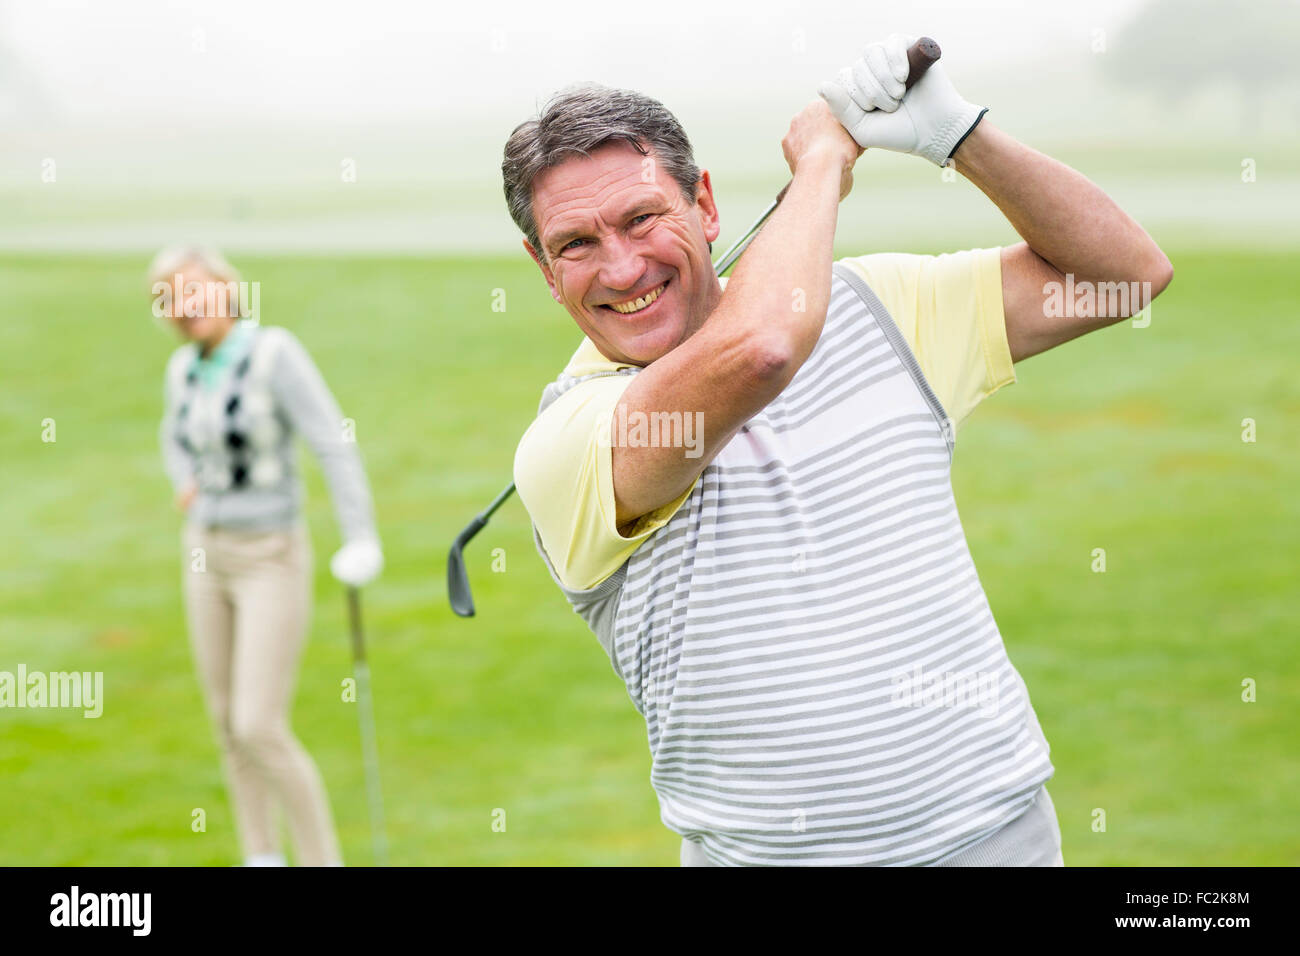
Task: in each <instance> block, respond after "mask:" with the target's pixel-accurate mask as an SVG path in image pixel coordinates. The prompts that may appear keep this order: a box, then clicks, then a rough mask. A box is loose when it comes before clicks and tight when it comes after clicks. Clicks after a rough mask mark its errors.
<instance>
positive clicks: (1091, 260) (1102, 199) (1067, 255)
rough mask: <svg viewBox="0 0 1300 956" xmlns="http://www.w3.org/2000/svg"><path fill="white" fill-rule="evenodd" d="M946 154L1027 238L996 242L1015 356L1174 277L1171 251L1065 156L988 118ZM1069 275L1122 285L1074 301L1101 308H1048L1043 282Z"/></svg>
mask: <svg viewBox="0 0 1300 956" xmlns="http://www.w3.org/2000/svg"><path fill="white" fill-rule="evenodd" d="M952 159H953V163H954V165H955V166H956V168H957V170H958V172H960V173H961V174H962V175H963V176H965V177H966V178H967V179H969V180H970V181H971V182H972V183H974V184H975V185H976V186H978V187H979V188H980V189H981V190H983V192H984V194H985V195H986V196H988V197H989V198H990V199H991V200H993V202H994V203H995V204H996V205H997V207H998V209H1000V210H1001V211H1002V214H1003V215H1004V216H1006V217H1007V220H1008V221H1009V222H1010V223H1011V225H1013V226H1014V227H1015V229H1016V232H1018V233H1019V234H1020V236H1021V238H1022V239H1024V240H1025V241H1024V242H1021V243H1017V244H1016V245H1014V246H1007V247H1005V248H1004V249H1003V250H1002V307H1003V311H1004V312H1005V314H1006V322H1007V344H1008V345H1009V346H1010V347H1011V358H1012V360H1013V361H1016V362H1018V361H1020V360H1021V359H1023V358H1028V357H1029V356H1031V355H1037V354H1038V353H1039V352H1045V351H1047V350H1048V349H1050V348H1053V347H1055V346H1057V345H1060V344H1061V343H1062V342H1068V341H1069V340H1070V339H1073V338H1077V337H1078V336H1080V335H1083V334H1085V333H1087V332H1091V331H1093V330H1094V329H1100V328H1103V327H1105V326H1107V325H1113V324H1114V323H1115V322H1118V321H1119V320H1120V319H1124V318H1127V317H1128V316H1130V315H1133V314H1134V313H1137V312H1140V311H1141V310H1142V309H1143V308H1145V307H1146V306H1147V305H1148V304H1149V302H1150V299H1151V298H1154V297H1155V296H1157V295H1159V294H1160V293H1161V292H1162V291H1163V290H1164V288H1165V286H1167V285H1169V281H1170V280H1171V279H1172V278H1173V275H1174V268H1173V266H1172V265H1171V264H1170V262H1169V259H1168V257H1167V256H1165V254H1164V252H1162V251H1161V249H1160V247H1159V246H1157V245H1156V243H1155V241H1154V240H1152V238H1151V237H1150V236H1149V235H1147V233H1146V231H1145V230H1144V229H1143V228H1142V227H1141V226H1139V225H1138V224H1137V223H1136V222H1134V221H1133V220H1132V219H1131V218H1130V217H1129V216H1128V215H1127V214H1126V213H1125V212H1124V210H1122V209H1120V208H1119V206H1118V205H1116V204H1115V201H1114V200H1113V199H1111V198H1110V197H1109V196H1107V195H1106V193H1105V192H1103V191H1102V190H1101V189H1100V188H1099V187H1098V186H1097V185H1096V184H1095V183H1093V182H1092V181H1091V180H1089V179H1088V178H1087V177H1086V176H1084V175H1083V174H1082V173H1079V172H1077V171H1075V170H1073V169H1071V168H1070V167H1069V166H1066V165H1065V164H1064V163H1060V162H1057V161H1056V160H1054V159H1052V158H1051V157H1050V156H1045V155H1043V154H1042V153H1040V152H1038V151H1037V150H1035V149H1031V148H1030V147H1028V146H1026V145H1025V144H1024V143H1021V142H1019V141H1017V140H1015V139H1013V138H1012V137H1011V136H1008V135H1007V134H1006V133H1004V132H1003V131H1002V130H1000V129H997V128H996V127H994V126H991V125H989V124H988V123H987V122H985V123H981V124H980V125H979V126H977V127H976V128H975V130H974V131H973V132H972V133H971V134H970V135H969V136H968V137H966V139H965V141H964V142H963V143H962V144H961V145H960V146H959V147H957V151H956V152H955V153H954V154H953V157H952ZM1067 274H1069V275H1072V276H1073V277H1074V278H1073V283H1072V285H1073V287H1075V288H1078V285H1079V284H1080V283H1084V282H1090V283H1093V284H1094V288H1095V287H1096V286H1098V285H1103V284H1118V285H1120V286H1121V287H1122V290H1123V292H1124V293H1125V294H1124V295H1123V296H1122V297H1119V298H1116V297H1113V296H1109V295H1101V296H1097V297H1096V300H1097V301H1096V302H1094V304H1093V306H1092V307H1090V308H1088V309H1086V310H1082V309H1081V310H1078V311H1086V312H1090V313H1104V314H1101V315H1097V314H1092V315H1085V316H1078V315H1072V314H1070V313H1072V312H1074V311H1076V310H1074V309H1067V310H1064V311H1065V312H1066V314H1064V315H1059V314H1055V315H1054V314H1052V313H1053V312H1059V311H1061V310H1056V309H1049V308H1048V304H1049V298H1048V295H1049V294H1048V292H1046V291H1045V290H1046V289H1050V288H1052V286H1050V285H1049V283H1060V285H1058V286H1056V288H1058V289H1060V288H1062V287H1064V286H1065V279H1066V275H1067ZM1112 288H1113V286H1112ZM1130 289H1131V290H1132V291H1133V293H1134V294H1129V290H1130ZM1148 296H1149V297H1148ZM1120 302H1122V303H1123V305H1119V304H1118V303H1120ZM1108 303H1109V304H1108Z"/></svg>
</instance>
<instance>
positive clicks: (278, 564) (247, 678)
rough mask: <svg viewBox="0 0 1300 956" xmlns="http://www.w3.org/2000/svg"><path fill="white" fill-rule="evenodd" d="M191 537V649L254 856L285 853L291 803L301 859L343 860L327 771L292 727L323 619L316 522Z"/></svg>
mask: <svg viewBox="0 0 1300 956" xmlns="http://www.w3.org/2000/svg"><path fill="white" fill-rule="evenodd" d="M182 539H183V542H184V553H183V555H182V557H183V571H182V576H183V579H184V590H185V606H186V614H187V617H188V620H189V631H190V645H191V648H192V650H193V653H194V661H195V665H196V667H197V669H198V674H199V680H200V682H201V684H202V686H203V694H204V699H205V701H206V704H207V708H208V714H209V716H210V717H211V719H212V723H213V725H214V728H215V730H216V737H217V743H218V746H219V747H220V748H221V754H222V762H223V764H224V766H225V772H226V782H227V785H228V786H229V789H230V797H231V802H232V803H233V805H234V814H235V821H236V825H237V826H238V829H239V841H240V845H241V847H242V849H243V853H244V858H245V859H248V858H249V857H252V856H258V855H265V854H278V853H280V852H281V843H280V834H279V827H278V823H277V820H276V809H277V807H281V808H283V810H284V812H285V816H286V817H287V819H288V824H289V835H290V839H291V840H292V844H293V850H294V859H295V861H296V862H297V864H298V865H299V866H324V865H327V864H336V863H341V862H342V859H343V858H342V855H341V853H340V851H339V845H338V838H337V836H336V835H335V832H334V821H333V819H332V817H331V815H330V807H329V799H328V797H327V796H326V794H325V787H324V784H323V783H322V782H321V776H320V771H319V770H317V768H316V764H315V762H314V761H313V760H312V758H311V757H310V756H309V755H308V753H307V751H306V750H304V749H303V747H302V744H300V743H299V742H298V739H297V738H296V737H295V736H294V735H293V731H292V730H291V729H290V727H289V713H290V706H291V704H292V701H293V691H294V686H295V683H296V680H297V673H298V663H299V660H300V658H301V656H302V650H303V645H304V643H305V642H306V637H307V625H308V622H309V620H310V617H311V588H312V555H311V541H310V539H309V537H308V534H307V528H306V525H305V524H303V523H301V522H299V523H298V524H297V525H295V526H294V527H292V528H287V529H284V530H276V531H261V532H245V531H230V530H223V529H219V528H204V527H200V526H197V525H187V526H186V527H185V529H184V531H183V533H182Z"/></svg>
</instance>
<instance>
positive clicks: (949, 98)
mask: <svg viewBox="0 0 1300 956" xmlns="http://www.w3.org/2000/svg"><path fill="white" fill-rule="evenodd" d="M915 42H916V37H910V36H904V35H902V34H898V33H895V34H892V35H891V36H890V37H889V39H888V40H886V41H884V42H883V43H872V44H870V45H869V46H868V47H867V48H866V50H864V51H863V53H862V56H860V57H859V58H858V59H857V60H855V61H854V62H853V65H852V66H846V67H845V68H844V69H842V70H840V72H839V75H838V76H837V77H836V78H835V80H834V81H830V80H828V81H827V82H825V83H823V84H822V85H821V86H820V87H819V88H818V90H817V93H818V95H819V96H821V98H822V99H824V100H825V101H826V105H827V106H829V107H830V108H831V112H832V113H833V114H835V118H836V119H838V120H839V121H840V123H841V125H843V127H844V128H845V129H846V130H848V133H849V135H850V136H852V137H853V139H854V140H855V141H856V142H857V144H858V145H859V146H861V147H863V148H864V149H866V148H870V147H872V146H875V147H878V148H879V149H890V150H894V151H895V152H899V153H911V154H912V155H914V156H924V157H925V158H926V159H928V160H929V161H930V162H932V163H934V164H935V165H937V166H946V165H947V164H948V158H949V157H950V156H951V155H952V153H953V151H954V150H955V149H956V148H957V146H958V144H959V143H960V142H961V141H962V140H963V139H965V138H966V135H967V134H968V133H969V132H970V131H971V130H972V129H974V128H975V124H976V123H978V122H979V121H980V118H981V117H982V116H983V115H984V114H985V113H986V112H987V108H982V107H979V106H976V105H974V104H973V103H968V102H966V101H965V100H964V99H962V97H961V95H960V94H959V93H958V92H957V90H956V88H954V87H953V85H952V81H951V80H949V79H948V76H947V74H946V73H944V71H943V66H942V64H940V63H933V64H931V65H930V69H929V70H927V71H926V73H925V76H923V77H921V79H919V80H917V81H916V83H915V84H914V85H913V86H912V88H911V89H910V90H906V95H905V87H904V86H903V84H904V82H906V80H907V74H908V64H907V48H908V47H909V46H911V45H912V44H913V43H915Z"/></svg>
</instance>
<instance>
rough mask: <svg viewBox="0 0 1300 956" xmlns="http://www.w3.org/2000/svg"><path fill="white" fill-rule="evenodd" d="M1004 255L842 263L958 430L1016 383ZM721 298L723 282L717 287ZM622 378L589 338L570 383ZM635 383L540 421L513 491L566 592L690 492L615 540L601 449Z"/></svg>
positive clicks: (575, 396)
mask: <svg viewBox="0 0 1300 956" xmlns="http://www.w3.org/2000/svg"><path fill="white" fill-rule="evenodd" d="M1000 256H1001V249H998V248H992V249H971V250H967V251H964V252H953V253H946V254H944V255H939V256H918V255H910V254H906V253H892V252H888V253H876V254H873V255H867V256H858V257H855V258H847V259H841V260H840V261H841V262H843V263H844V264H845V265H848V266H849V267H851V268H852V269H854V270H855V271H856V272H858V273H859V274H860V275H861V276H862V277H863V278H864V279H865V280H866V282H867V285H869V286H871V289H872V291H873V292H875V293H876V295H877V296H878V297H879V298H880V301H881V303H882V304H883V305H884V306H885V308H886V309H887V310H888V311H889V314H890V316H891V317H892V318H893V320H894V323H895V324H896V325H897V326H898V328H899V331H900V332H902V333H903V337H904V338H905V339H906V340H907V344H908V345H909V346H910V347H911V349H912V353H913V354H914V355H915V356H916V359H917V361H918V362H919V363H920V366H921V370H922V372H924V373H925V377H926V380H927V381H928V382H929V383H930V387H931V388H933V389H934V392H935V395H936V396H938V398H939V401H940V402H941V403H942V404H943V407H944V410H945V411H946V412H947V413H948V417H949V418H950V419H952V423H953V427H954V428H959V427H960V426H961V423H962V422H963V421H964V420H965V419H966V417H967V416H968V415H969V414H970V413H971V412H972V411H973V410H974V409H975V406H976V405H978V404H979V403H980V402H981V401H982V400H983V399H984V398H985V397H987V396H989V395H992V394H993V393H994V392H996V391H997V390H998V389H1000V388H1002V386H1004V385H1009V384H1011V383H1013V382H1015V380H1016V375H1015V371H1014V369H1013V368H1012V363H1011V351H1010V349H1009V347H1008V346H1007V328H1006V320H1005V317H1004V315H1003V311H1002V266H1001V258H1000ZM720 281H721V283H722V285H723V288H725V287H726V282H727V280H726V278H725V277H724V278H722V279H721V280H720ZM622 367H625V366H623V365H620V364H619V363H617V362H611V361H610V360H609V359H607V358H605V356H603V355H602V354H601V353H600V352H599V351H598V350H597V349H596V346H595V345H593V344H592V342H591V340H590V339H588V338H585V337H584V338H583V340H582V344H581V345H580V346H579V347H578V350H577V351H576V352H574V354H573V357H572V358H571V359H570V360H569V364H568V365H567V366H565V369H564V371H565V372H566V373H568V374H569V375H574V376H579V375H589V374H591V373H592V372H600V371H612V370H614V369H617V368H622ZM631 381H632V376H630V375H611V376H609V377H606V378H597V379H592V380H591V381H590V382H584V383H583V385H582V387H581V388H575V389H572V390H570V391H568V392H565V393H564V394H563V395H561V396H560V397H559V398H558V399H557V400H556V401H555V402H554V404H552V405H551V406H550V407H549V408H548V409H547V410H546V412H545V413H544V414H542V415H541V416H540V417H538V418H537V419H536V420H535V421H534V422H533V424H532V425H531V426H529V428H528V430H527V431H526V432H524V436H523V438H521V439H520V440H519V447H518V449H517V450H516V452H515V465H514V473H515V485H516V486H517V488H518V491H519V497H520V499H522V501H523V503H524V507H525V508H527V509H528V514H529V516H530V517H531V518H532V520H533V523H534V524H535V525H536V526H537V531H538V534H539V535H540V536H541V539H542V546H543V547H544V548H545V549H546V554H547V556H548V557H549V558H550V559H551V564H552V565H553V566H554V568H555V573H556V575H557V576H558V577H559V578H560V580H561V581H562V582H563V583H564V585H565V586H566V587H569V588H573V589H576V590H585V589H586V588H591V587H595V586H596V585H597V584H599V583H600V582H601V581H603V580H605V579H606V578H608V577H609V576H610V575H611V574H613V573H614V572H615V571H617V570H618V569H619V567H620V566H621V565H622V564H623V562H624V561H626V560H627V559H628V558H629V557H630V556H631V554H632V552H633V551H635V550H636V549H637V547H638V546H640V544H641V543H642V542H643V541H645V540H646V538H648V537H649V536H650V535H651V534H653V533H654V532H655V531H657V530H658V529H659V528H661V527H663V526H664V525H665V524H667V523H668V521H669V519H671V518H672V516H673V515H674V514H675V513H676V512H677V509H678V508H680V507H681V505H682V503H683V502H684V501H685V500H686V499H687V498H688V497H690V494H691V491H692V490H693V489H694V486H693V485H692V487H691V488H688V489H686V491H684V492H683V493H682V494H681V496H680V497H678V498H677V499H676V500H675V501H671V502H669V503H668V504H666V505H664V506H663V507H661V508H658V509H656V510H655V511H652V512H650V513H649V514H646V515H642V516H641V517H640V518H638V519H637V520H636V521H634V522H632V523H631V524H630V525H627V526H624V527H623V528H622V529H620V528H618V527H617V526H616V525H615V523H614V521H615V518H614V515H615V508H614V475H613V451H612V449H611V448H610V442H609V441H608V440H606V441H600V440H598V438H597V427H596V426H597V424H598V423H599V422H601V421H602V420H603V421H605V422H608V421H609V416H610V415H611V413H612V412H613V410H614V408H615V407H616V406H617V405H618V402H619V399H620V398H621V397H622V394H623V389H625V388H627V386H628V385H629V384H631Z"/></svg>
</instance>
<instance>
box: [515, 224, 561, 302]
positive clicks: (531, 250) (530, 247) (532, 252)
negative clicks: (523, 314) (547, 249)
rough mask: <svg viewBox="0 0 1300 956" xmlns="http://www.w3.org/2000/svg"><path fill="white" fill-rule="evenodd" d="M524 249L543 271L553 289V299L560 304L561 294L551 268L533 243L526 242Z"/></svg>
mask: <svg viewBox="0 0 1300 956" xmlns="http://www.w3.org/2000/svg"><path fill="white" fill-rule="evenodd" d="M524 248H525V249H527V250H528V254H529V255H530V256H532V257H533V261H534V262H536V263H537V268H539V269H541V270H542V275H543V276H544V277H545V278H546V284H547V285H548V286H550V287H551V298H552V299H554V300H555V301H556V302H559V301H560V293H559V292H558V291H556V288H555V276H554V275H553V274H552V273H551V268H550V266H548V265H547V264H546V263H545V262H543V261H542V257H541V256H539V255H538V254H537V250H536V249H534V248H533V245H532V243H530V242H529V241H528V240H527V239H525V240H524Z"/></svg>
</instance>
